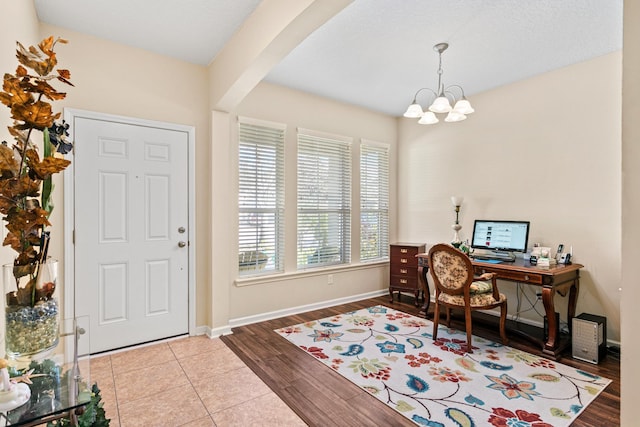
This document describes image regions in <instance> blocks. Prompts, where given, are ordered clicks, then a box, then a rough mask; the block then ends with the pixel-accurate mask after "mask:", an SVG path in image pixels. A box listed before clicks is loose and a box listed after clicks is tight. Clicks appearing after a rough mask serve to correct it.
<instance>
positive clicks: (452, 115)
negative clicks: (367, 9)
mask: <svg viewBox="0 0 640 427" xmlns="http://www.w3.org/2000/svg"><path fill="white" fill-rule="evenodd" d="M448 47H449V44H448V43H438V44H437V45H435V46H434V47H433V50H435V51H436V52H438V58H439V62H438V91H437V92H436V91H434V90H433V89H429V88H426V87H423V88H421V89H418V91H417V92H416V94H415V95H414V96H413V101H412V102H411V105H409V107H408V108H407V111H405V113H404V116H405V117H408V118H414V119H417V118H420V120H418V123H420V124H423V125H432V124H434V123H438V122H439V121H440V119H438V117H437V116H436V113H438V114H444V113H447V117H445V119H444V121H445V122H459V121H462V120H465V119H466V118H467V114H471V113H473V112H474V111H475V110H474V109H473V108H472V107H471V104H470V103H469V101H467V98H466V97H465V96H464V90H463V89H462V87H461V86H460V85H451V86H446V87H445V85H444V83H442V52H444V51H445V50H447V48H448ZM423 90H426V91H429V92H431V93H432V94H433V95H434V97H435V99H434V101H433V102H432V103H431V105H429V108H428V109H427V111H423V110H422V106H420V104H418V101H417V98H418V95H419V94H420V92H422V91H423ZM458 91H459V93H458ZM456 95H458V97H456ZM452 103H453V104H454V106H453V108H452V107H451V104H452Z"/></svg>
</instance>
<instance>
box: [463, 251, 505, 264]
mask: <svg viewBox="0 0 640 427" xmlns="http://www.w3.org/2000/svg"><path fill="white" fill-rule="evenodd" d="M471 258H473V259H477V260H479V261H494V260H495V261H506V262H513V261H515V260H516V257H515V256H513V255H511V254H503V253H499V252H498V253H493V254H471Z"/></svg>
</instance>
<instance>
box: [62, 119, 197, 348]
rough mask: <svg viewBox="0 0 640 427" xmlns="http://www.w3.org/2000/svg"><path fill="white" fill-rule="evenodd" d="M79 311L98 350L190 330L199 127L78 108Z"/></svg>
mask: <svg viewBox="0 0 640 427" xmlns="http://www.w3.org/2000/svg"><path fill="white" fill-rule="evenodd" d="M73 139H74V144H75V154H74V159H73V166H74V182H75V185H74V187H75V194H74V201H75V206H74V215H75V263H74V264H75V277H74V282H75V314H76V316H89V319H90V342H91V353H96V352H100V351H105V350H112V349H116V348H120V347H125V346H129V345H134V344H139V343H144V342H148V341H152V340H157V339H161V338H167V337H172V336H175V335H181V334H185V333H188V331H189V284H188V282H189V251H188V247H187V245H188V236H189V233H188V228H189V223H188V222H189V179H188V163H189V161H188V148H189V143H188V141H189V134H188V133H187V132H184V131H177V130H170V129H166V128H159V127H154V126H143V125H138V124H131V123H124V122H119V121H116V120H100V119H96V118H86V117H75V118H74V122H73Z"/></svg>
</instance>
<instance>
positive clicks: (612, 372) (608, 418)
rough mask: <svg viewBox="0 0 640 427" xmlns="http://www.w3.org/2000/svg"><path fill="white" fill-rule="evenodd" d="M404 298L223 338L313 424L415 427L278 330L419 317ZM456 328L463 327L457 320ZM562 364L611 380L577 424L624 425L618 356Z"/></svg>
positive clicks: (488, 331) (486, 330)
mask: <svg viewBox="0 0 640 427" xmlns="http://www.w3.org/2000/svg"><path fill="white" fill-rule="evenodd" d="M402 298H403V301H402V302H397V301H396V302H394V303H393V304H389V299H388V297H387V296H382V297H377V298H371V299H367V300H363V301H358V302H354V303H349V304H343V305H338V306H335V307H330V308H326V309H321V310H315V311H311V312H307V313H302V314H298V315H294V316H287V317H282V318H279V319H274V320H271V321H267V322H262V323H256V324H252V325H247V326H242V327H239V328H234V329H233V334H232V335H227V336H224V337H222V340H223V341H224V342H225V343H226V344H227V346H228V347H229V348H231V350H232V351H233V352H234V353H236V354H237V355H238V357H240V358H241V359H242V360H243V361H244V362H245V363H246V364H247V366H249V368H251V370H253V372H255V373H256V375H258V376H259V377H260V378H261V379H262V381H264V382H265V383H266V384H267V385H268V386H269V387H270V388H271V389H272V390H273V391H274V392H275V393H276V394H277V395H278V396H279V397H280V398H281V399H282V400H283V401H284V402H285V403H286V404H287V405H289V407H290V408H292V409H293V410H294V411H295V412H296V413H297V414H298V416H300V417H301V418H302V419H303V420H304V421H305V422H306V423H307V424H308V425H310V426H323V427H325V426H371V425H380V426H414V427H415V424H414V423H413V422H411V421H409V420H408V419H407V418H405V417H404V416H402V415H400V414H398V413H397V412H396V411H394V410H393V409H391V408H389V407H388V406H387V405H385V404H384V403H382V402H380V401H379V400H378V399H376V398H375V397H373V396H370V395H369V394H368V393H367V392H365V391H364V390H362V389H360V388H359V387H358V386H356V385H354V384H353V383H351V382H350V381H349V380H347V379H345V378H343V377H342V376H340V374H338V373H336V372H334V371H333V370H331V369H329V368H327V367H326V366H324V365H323V364H321V363H318V362H317V361H316V360H314V359H313V358H312V357H310V356H309V355H307V354H306V353H305V352H304V351H302V350H300V349H299V348H297V347H295V346H294V345H291V344H290V343H289V342H287V341H285V340H284V339H282V338H281V337H280V336H278V335H277V334H276V333H275V332H273V330H274V329H277V328H282V327H285V326H290V325H294V324H297V323H302V322H308V321H312V320H317V319H320V318H323V317H329V316H333V315H335V314H340V313H345V312H347V311H352V310H359V309H361V308H366V307H371V306H373V305H385V306H388V307H391V308H394V309H396V310H401V311H404V312H406V313H410V314H414V315H418V309H417V308H416V307H415V305H414V304H413V299H412V298H410V297H408V296H404V295H403V297H402ZM430 317H431V313H430ZM451 326H452V327H455V328H460V329H463V328H464V325H463V323H462V322H461V321H460V320H458V319H456V318H455V317H454V318H453V320H452V325H451ZM474 335H478V336H482V337H485V338H487V339H491V340H495V341H499V335H498V332H497V328H495V327H492V326H491V325H489V324H482V323H480V322H474ZM509 340H510V342H509V345H510V346H512V347H515V348H518V349H520V350H523V351H527V352H530V353H534V354H538V353H539V350H540V349H539V348H538V347H535V346H534V345H532V343H530V342H529V341H526V340H524V339H523V338H521V337H518V336H517V335H515V334H509ZM559 362H561V363H564V364H565V365H570V366H574V367H577V368H579V369H582V370H584V371H587V372H591V373H595V374H598V375H601V376H604V377H607V378H610V379H611V380H612V383H611V384H610V385H609V386H608V387H607V388H606V389H605V390H604V391H603V392H602V393H601V394H600V396H598V398H597V399H596V400H595V401H594V402H593V403H592V404H591V405H589V406H588V407H587V409H586V410H585V411H584V412H583V413H582V414H580V416H579V417H578V418H577V419H576V421H575V422H574V423H573V424H572V425H573V426H576V427H587V426H593V427H595V426H598V427H599V426H617V425H620V362H619V359H618V358H617V357H616V355H615V354H609V355H607V357H606V358H604V360H603V361H602V362H601V363H600V364H599V365H593V364H590V363H585V362H581V361H578V360H575V359H573V358H571V355H570V350H569V352H568V353H565V354H564V355H563V357H562V358H561V359H560V360H559Z"/></svg>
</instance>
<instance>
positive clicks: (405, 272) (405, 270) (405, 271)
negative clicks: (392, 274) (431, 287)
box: [400, 268, 408, 274]
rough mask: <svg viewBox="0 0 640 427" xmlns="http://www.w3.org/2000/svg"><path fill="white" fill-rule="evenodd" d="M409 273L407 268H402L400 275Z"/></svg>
mask: <svg viewBox="0 0 640 427" xmlns="http://www.w3.org/2000/svg"><path fill="white" fill-rule="evenodd" d="M407 271H408V270H407V269H406V268H401V269H400V273H402V274H407Z"/></svg>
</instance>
